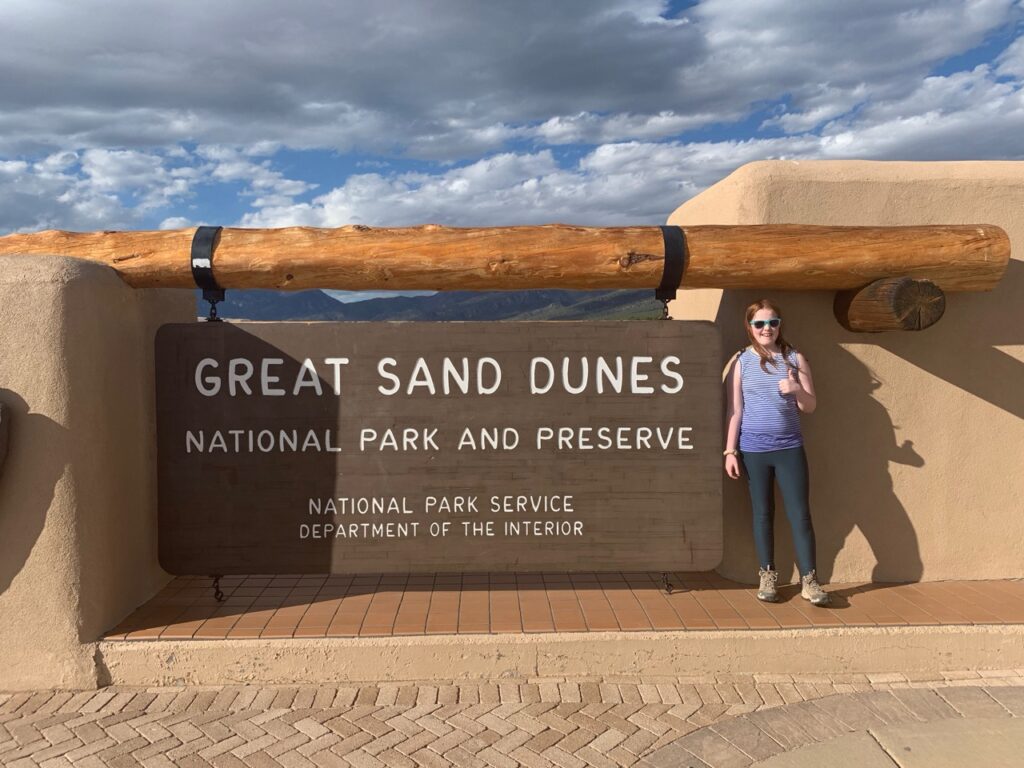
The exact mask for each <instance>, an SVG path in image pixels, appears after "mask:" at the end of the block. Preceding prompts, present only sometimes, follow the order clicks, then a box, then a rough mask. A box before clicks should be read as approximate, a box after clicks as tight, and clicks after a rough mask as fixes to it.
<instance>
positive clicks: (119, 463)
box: [0, 256, 195, 690]
mask: <svg viewBox="0 0 1024 768" xmlns="http://www.w3.org/2000/svg"><path fill="white" fill-rule="evenodd" d="M194 317H195V304H194V299H193V297H192V293H191V292H190V291H166V290H160V291H157V290H148V291H138V290H133V289H131V288H128V287H127V286H126V285H125V284H124V283H122V282H121V280H120V279H119V278H118V277H117V275H116V274H115V273H114V272H113V270H111V269H109V268H107V267H103V266H99V265H96V264H91V263H88V262H82V261H77V260H74V259H67V258H61V257H35V256H33V257H22V256H11V257H3V258H2V259H0V401H3V402H4V403H5V404H6V405H7V406H8V413H9V415H10V435H9V446H8V456H7V459H6V462H5V463H4V465H3V467H0V649H2V653H0V690H3V689H8V690H10V689H19V688H38V687H68V688H79V687H93V686H96V685H97V684H102V683H103V682H104V680H103V670H102V669H98V668H97V665H96V664H95V663H94V648H95V645H94V643H95V641H96V640H97V639H98V638H99V636H100V635H101V633H102V632H103V631H105V630H106V629H108V628H110V627H111V626H113V625H114V624H115V623H116V622H117V621H119V620H120V619H121V618H123V617H124V616H125V615H126V614H127V613H129V612H130V611H131V610H133V609H134V608H135V607H136V606H137V605H139V604H140V603H142V602H144V601H145V600H146V599H148V598H149V597H150V596H151V595H152V594H153V592H154V591H155V590H156V589H158V588H159V587H160V586H161V585H162V584H163V583H164V582H165V581H166V580H167V576H166V575H165V574H164V573H163V572H162V571H161V570H160V568H159V566H158V565H157V561H156V461H155V458H156V457H155V446H156V443H155V431H154V430H155V415H154V409H153V401H154V383H153V335H154V333H155V329H156V327H157V326H158V325H160V324H162V323H164V322H183V321H188V320H191V319H194Z"/></svg>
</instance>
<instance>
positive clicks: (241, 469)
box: [157, 323, 339, 575]
mask: <svg viewBox="0 0 1024 768" xmlns="http://www.w3.org/2000/svg"><path fill="white" fill-rule="evenodd" d="M182 334H187V336H184V337H183V336H182ZM176 339H184V341H181V342H180V343H181V346H180V347H177V346H175V345H176V344H178V343H179V342H178V341H173V343H172V340H176ZM157 349H158V363H157V365H158V372H157V403H158V405H157V408H158V441H159V455H160V461H159V475H160V477H159V521H160V525H159V544H160V546H159V551H160V562H161V565H162V566H163V567H164V569H165V570H167V571H168V572H170V573H173V574H176V575H204V574H218V575H232V574H235V575H243V574H308V573H318V574H323V573H330V572H332V571H335V570H337V568H336V567H332V566H333V565H334V564H332V543H331V541H329V540H302V539H300V538H299V536H298V535H297V533H296V531H297V529H298V525H299V523H301V522H303V514H304V513H305V511H306V506H307V503H308V499H309V498H310V497H323V498H331V497H334V496H336V495H337V494H338V489H337V484H338V482H339V475H338V467H337V465H336V456H337V454H336V453H333V452H331V451H329V450H328V449H327V445H326V444H325V443H326V441H328V440H331V439H334V440H336V439H337V438H336V437H335V435H334V433H335V431H336V428H337V424H338V412H339V398H337V397H334V396H333V390H332V383H331V382H329V381H325V380H322V379H318V381H319V385H320V386H319V387H318V388H317V389H314V388H313V387H311V386H306V387H302V388H300V389H299V391H298V393H297V394H294V393H293V391H292V388H293V384H294V383H295V382H296V381H305V380H307V379H308V378H309V376H310V374H309V372H308V371H304V370H303V365H302V361H301V360H299V359H296V357H295V356H294V355H293V354H289V352H286V351H284V350H282V349H280V348H279V347H278V346H277V345H275V344H273V343H269V342H268V341H266V340H264V339H261V338H258V337H257V336H255V335H253V334H250V333H248V332H246V331H245V330H244V329H241V328H238V327H236V326H234V325H232V324H230V323H201V324H200V323H197V324H195V325H193V326H167V327H165V328H162V329H161V332H160V335H158V341H157ZM180 349H185V350H187V357H186V359H187V360H188V361H189V363H186V364H183V363H182V362H181V360H180V358H179V357H178V356H177V353H178V352H179V350H180ZM161 350H163V351H161ZM203 358H208V359H212V360H215V361H216V363H217V364H216V366H213V365H208V366H207V367H205V368H204V369H203V374H204V376H203V379H204V382H205V383H204V387H205V388H206V392H207V393H209V392H210V391H212V390H213V389H214V388H216V389H217V392H216V394H214V395H212V396H208V395H204V394H203V392H201V391H199V390H198V386H197V384H196V383H195V381H196V380H197V379H198V377H197V376H196V375H195V373H194V368H195V367H196V366H195V361H198V360H201V359H203ZM232 360H243V361H249V362H250V363H252V362H255V366H254V370H253V371H252V372H251V374H252V375H251V376H250V377H249V378H248V380H247V383H246V387H242V386H241V385H240V384H238V385H237V386H236V387H235V388H234V393H233V394H232V390H230V389H229V374H230V370H229V367H230V365H231V361H232ZM268 360H269V361H273V363H274V364H273V367H272V375H273V376H274V377H276V380H275V389H276V388H280V387H287V388H288V389H287V396H265V395H263V394H261V388H260V381H261V379H260V376H261V369H260V361H268ZM234 370H235V372H236V373H239V372H241V373H245V369H234ZM246 389H249V390H251V394H250V393H247V392H246V391H245V390H246ZM317 390H319V391H320V392H321V393H322V394H317ZM327 432H330V433H331V434H330V435H327V434H326V433H327ZM186 433H187V434H186ZM186 446H188V448H189V450H186Z"/></svg>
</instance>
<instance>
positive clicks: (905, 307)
mask: <svg viewBox="0 0 1024 768" xmlns="http://www.w3.org/2000/svg"><path fill="white" fill-rule="evenodd" d="M833 311H834V312H835V316H836V319H837V320H838V321H839V323H840V325H842V326H843V327H844V328H845V329H846V330H848V331H856V332H859V333H878V332H880V331H921V330H924V329H925V328H927V327H928V326H930V325H935V323H937V322H938V321H939V318H940V317H942V313H943V312H945V311H946V295H945V294H944V293H943V292H942V290H941V289H940V288H939V287H938V286H937V285H935V283H933V282H931V281H930V280H914V279H912V278H909V277H896V278H886V279H884V280H876V281H875V282H873V283H871V284H870V285H867V286H864V287H863V288H861V289H860V290H855V291H841V292H839V293H837V294H836V298H835V302H834V303H833Z"/></svg>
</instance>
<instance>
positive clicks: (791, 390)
mask: <svg viewBox="0 0 1024 768" xmlns="http://www.w3.org/2000/svg"><path fill="white" fill-rule="evenodd" d="M802 389H803V387H802V386H800V379H798V378H797V376H796V370H795V369H793V368H790V369H789V376H788V378H785V379H783V380H782V381H780V382H779V392H781V393H782V394H783V395H795V394H796V393H797V392H800V391H801V390H802Z"/></svg>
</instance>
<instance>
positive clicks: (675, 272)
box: [654, 227, 687, 320]
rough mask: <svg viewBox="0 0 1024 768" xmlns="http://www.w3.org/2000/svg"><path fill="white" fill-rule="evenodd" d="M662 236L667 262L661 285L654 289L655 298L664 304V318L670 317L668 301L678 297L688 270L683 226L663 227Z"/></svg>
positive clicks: (662, 273) (663, 270)
mask: <svg viewBox="0 0 1024 768" xmlns="http://www.w3.org/2000/svg"><path fill="white" fill-rule="evenodd" d="M661 236H662V239H663V240H664V241H665V264H664V266H663V267H662V272H661V285H659V286H658V287H657V288H656V289H655V291H654V298H656V299H657V300H658V301H660V302H661V303H662V304H664V314H663V315H662V319H665V320H667V319H668V303H669V302H670V301H672V299H674V298H675V297H676V291H677V290H679V286H680V284H681V283H682V282H683V273H684V272H685V271H686V258H687V251H686V234H685V233H684V232H683V228H682V227H662V228H661Z"/></svg>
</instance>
